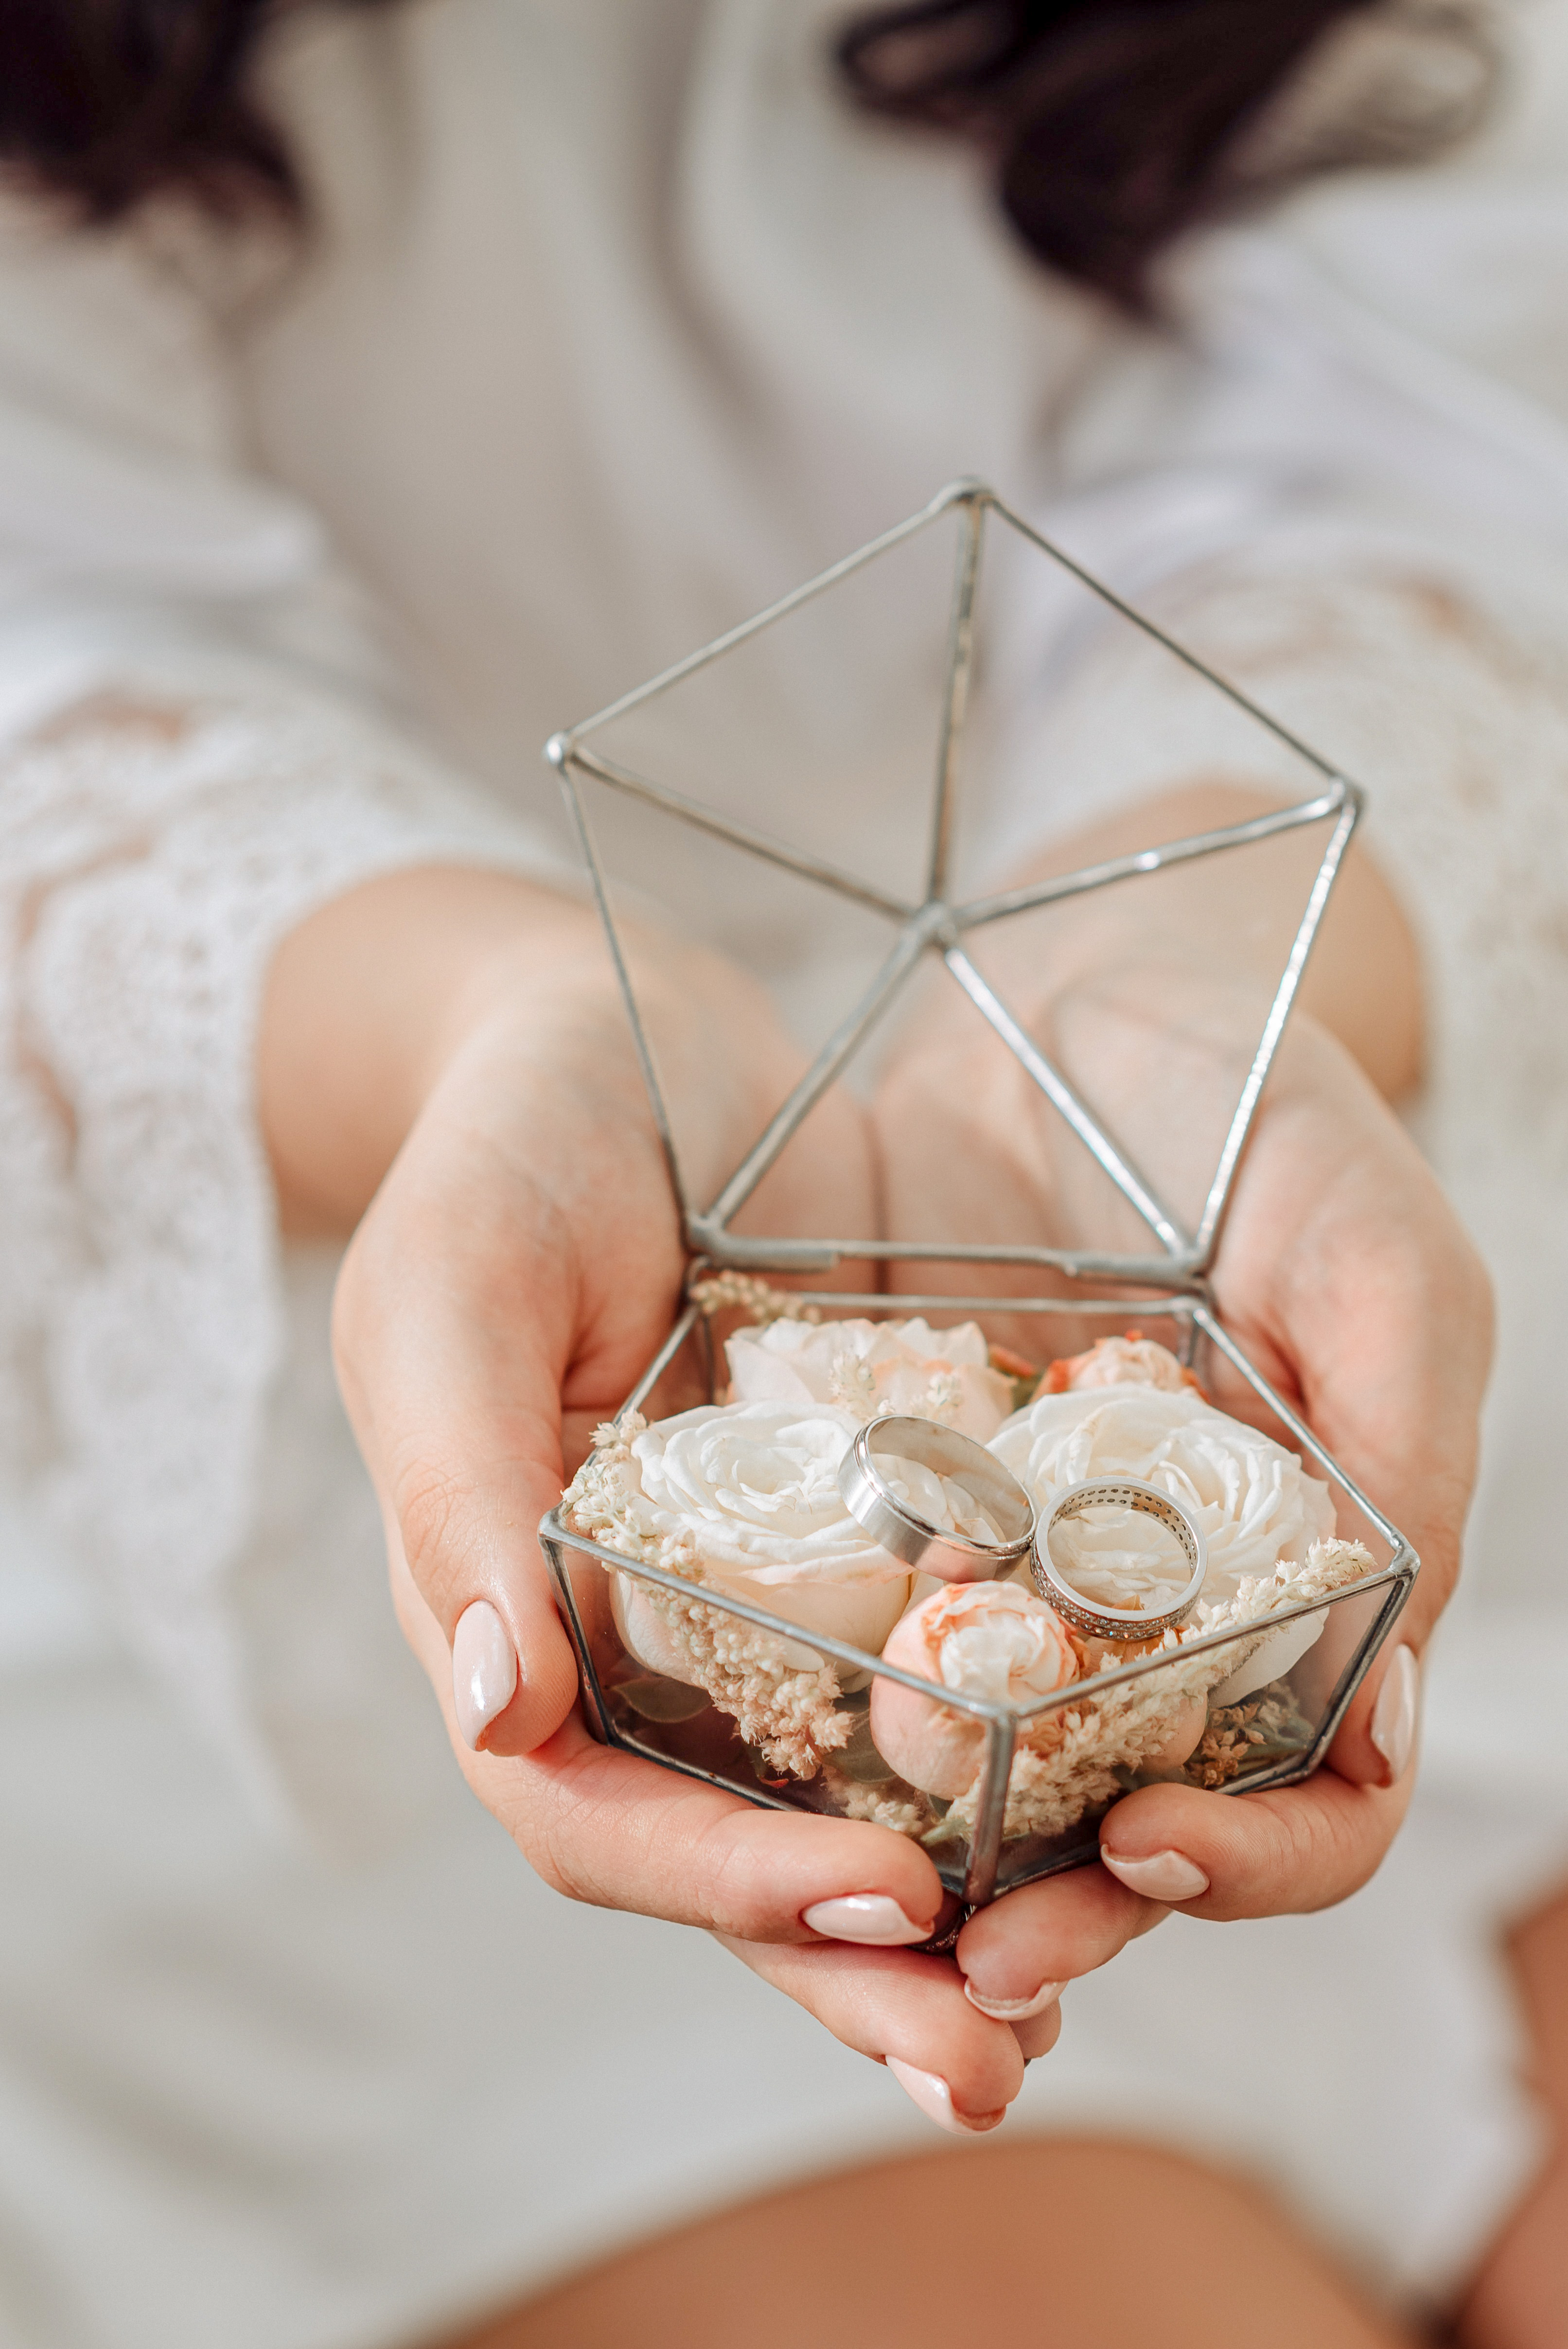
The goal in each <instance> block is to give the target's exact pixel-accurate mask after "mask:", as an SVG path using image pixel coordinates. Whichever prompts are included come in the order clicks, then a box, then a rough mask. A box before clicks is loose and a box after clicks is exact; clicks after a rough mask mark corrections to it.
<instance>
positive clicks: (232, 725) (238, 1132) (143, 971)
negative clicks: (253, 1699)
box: [0, 688, 552, 1776]
mask: <svg viewBox="0 0 1568 2349" xmlns="http://www.w3.org/2000/svg"><path fill="white" fill-rule="evenodd" d="M128 696H129V688H128ZM161 714H162V715H163V716H166V717H167V719H168V721H169V722H168V723H167V724H161V723H154V724H150V725H138V726H135V727H132V726H130V725H129V724H127V723H124V722H120V723H114V722H110V720H109V719H107V718H106V719H104V721H103V722H101V723H92V724H84V725H80V726H78V727H77V728H75V729H68V730H58V731H57V736H56V739H54V740H40V739H35V740H34V741H33V742H32V743H31V744H29V745H26V746H24V747H23V749H22V750H19V751H18V752H16V753H15V754H14V755H13V758H12V760H11V761H10V763H9V765H8V767H7V769H6V770H5V772H4V776H3V779H0V870H3V871H4V874H5V881H4V884H3V886H0V920H3V921H4V924H5V933H6V951H5V952H4V954H0V1037H3V1038H4V1040H5V1047H4V1050H3V1051H0V1191H3V1193H4V1195H5V1200H6V1213H5V1219H4V1224H3V1226H0V1462H3V1463H4V1464H5V1468H6V1470H7V1471H8V1472H9V1474H11V1475H14V1476H15V1477H16V1478H18V1479H19V1480H20V1481H21V1482H22V1483H23V1484H24V1485H26V1486H27V1487H30V1488H31V1491H32V1495H33V1497H34V1498H35V1499H36V1501H37V1502H39V1503H41V1505H42V1506H43V1507H44V1509H45V1511H46V1515H47V1516H48V1518H49V1519H50V1520H51V1521H52V1522H53V1525H54V1526H55V1527H56V1528H57V1530H58V1531H60V1532H62V1533H63V1534H64V1535H65V1536H66V1537H67V1540H68V1541H69V1543H70V1545H71V1547H72V1548H73V1549H74V1550H75V1551H76V1552H77V1554H78V1555H79V1556H80V1557H82V1558H83V1559H84V1560H86V1561H88V1563H90V1565H91V1566H92V1568H94V1569H95V1570H96V1572H97V1573H98V1575H99V1576H100V1577H101V1578H102V1580H103V1581H104V1583H105V1584H106V1585H107V1587H108V1589H109V1590H110V1592H111V1593H112V1595H113V1598H114V1600H115V1603H116V1607H117V1611H118V1612H119V1617H120V1619H121V1621H122V1622H123V1624H124V1625H125V1626H126V1628H127V1630H128V1632H129V1636H130V1638H131V1640H132V1641H133V1643H134V1644H135V1646H136V1647H137V1648H138V1649H139V1650H140V1651H141V1652H142V1653H143V1654H144V1655H145V1656H147V1657H148V1658H149V1659H150V1660H151V1661H153V1662H154V1663H156V1664H157V1665H158V1666H159V1668H160V1670H162V1671H165V1672H167V1673H168V1674H169V1675H170V1677H171V1679H172V1680H173V1681H174V1682H176V1683H177V1685H178V1687H179V1689H180V1691H181V1694H182V1696H183V1697H184V1699H185V1700H186V1702H191V1703H194V1704H195V1705H196V1707H197V1708H198V1710H199V1711H200V1712H201V1714H202V1715H203V1716H204V1718H205V1720H206V1723H207V1724H208V1726H209V1727H210V1728H211V1730H213V1731H214V1733H217V1734H218V1735H219V1736H220V1737H221V1738H222V1740H223V1741H224V1743H225V1744H228V1745H229V1747H230V1748H231V1750H232V1751H233V1752H235V1753H237V1754H239V1755H240V1756H241V1758H242V1761H243V1762H244V1764H245V1766H246V1768H247V1771H248V1772H249V1774H250V1775H252V1776H254V1775H256V1770H257V1767H258V1757H257V1754H256V1750H255V1747H254V1742H253V1740H250V1739H249V1738H248V1737H247V1735H246V1733H244V1732H243V1730H242V1729H241V1728H237V1727H236V1724H237V1723H243V1721H244V1717H245V1713H246V1705H247V1693H246V1688H245V1665H244V1661H243V1658H242V1653H241V1643H240V1642H239V1641H238V1640H237V1639H236V1637H235V1634H234V1630H233V1626H232V1622H231V1621H230V1619H229V1616H228V1612H227V1608H226V1602H225V1593H224V1580H225V1571H226V1569H227V1568H229V1567H230V1566H231V1564H232V1562H233V1560H234V1559H235V1558H236V1557H237V1556H238V1554H239V1552H240V1551H241V1549H242V1545H243V1544H244V1542H245V1540H246V1537H247V1535H248V1533H249V1531H250V1529H251V1527H252V1526H253V1521H254V1518H255V1516H256V1502H257V1480H258V1473H259V1469H260V1464H261V1449H262V1444H263V1427H264V1423H265V1416H266V1411H267V1405H268V1399H269V1392H270V1390H271V1389H272V1388H273V1384H274V1382H275V1381H276V1379H277V1377H278V1374H279V1371H280V1369H281V1367H282V1364H283V1361H284V1355H285V1350H286V1349H285V1335H284V1318H283V1306H282V1298H281V1290H280V1260H279V1247H278V1237H277V1232H276V1218H275V1209H274V1202H273V1193H272V1187H271V1182H270V1176H269V1172H268V1168H267V1164H266V1161H265V1155H264V1153H263V1146H262V1142H261V1137H260V1133H259V1131H258V1125H257V1116H256V1104H255V1098H254V1055H255V1042H256V1029H257V1021H258V1016H259V1009H260V1001H261V995H262V989H263V982H264V977H265V972H266V968H267V966H268V962H269V959H270V957H271V955H272V953H273V949H274V947H275V946H276V944H277V942H278V941H279V939H280V938H281V937H282V936H284V934H285V933H286V932H287V931H288V930H289V929H291V928H292V927H294V926H295V925H297V924H298V922H299V921H301V920H302V919H303V918H304V916H306V915H307V914H308V913H309V912H310V911H311V910H312V908H313V907H315V906H316V905H320V904H322V903H324V902H325V901H326V900H328V899H330V898H331V897H333V896H334V895H337V894H339V893H340V892H341V891H343V890H344V889H345V888H346V887H348V886H350V885H353V884H355V883H356V882H358V881H361V880H363V879H365V878H366V877H368V876H370V875H372V874H377V873H382V872H387V871H390V870H394V869H396V868H397V867H400V866H407V865H409V864H418V863H425V862H430V861H437V860H445V861H459V862H463V863H469V864H472V863H482V864H501V865H508V866H511V867H513V868H517V869H523V870H534V871H538V870H540V869H542V868H544V869H549V867H550V866H551V864H552V859H551V857H550V855H549V853H548V851H546V850H544V849H542V848H541V847H539V846H538V845H537V843H535V842H534V841H533V840H531V837H530V836H529V834H528V833H527V832H526V831H525V830H524V829H523V828H521V827H520V826H511V825H508V824H507V823H505V822H504V821H503V820H502V819H500V817H498V816H492V815H490V814H489V813H488V812H486V811H485V810H484V809H483V808H482V807H480V806H477V805H475V804H474V803H473V802H471V801H469V798H468V797H467V795H466V793H465V792H464V791H463V790H462V788H461V787H460V786H459V785H458V784H457V783H455V782H454V781H451V779H450V778H449V777H448V776H446V775H445V773H444V772H443V771H441V770H439V769H438V768H437V767H435V766H434V765H433V764H431V763H428V762H426V761H423V760H422V759H421V758H420V756H419V754H418V752H417V751H415V750H409V749H405V748H404V747H403V746H401V745H399V744H397V743H396V742H394V741H392V740H389V739H388V738H387V737H385V736H382V735H380V734H378V733H377V731H376V730H374V729H373V728H371V727H370V726H368V725H366V724H361V723H359V722H358V721H356V719H353V718H352V717H349V716H347V715H345V714H342V713H339V712H337V711H335V710H334V709H328V708H325V707H317V706H315V705H308V706H307V705H301V706H297V707H291V706H288V705H284V706H282V707H280V706H277V705H276V704H275V703H274V702H273V700H272V699H271V698H268V699H267V700H266V701H264V702H263V701H262V700H261V699H260V698H258V700H257V701H256V702H255V703H254V704H249V703H246V702H245V701H243V700H240V699H227V700H224V699H214V700H210V701H207V702H205V703H200V702H198V703H188V704H186V705H185V706H184V707H183V708H179V709H173V710H170V711H168V712H165V713H161Z"/></svg>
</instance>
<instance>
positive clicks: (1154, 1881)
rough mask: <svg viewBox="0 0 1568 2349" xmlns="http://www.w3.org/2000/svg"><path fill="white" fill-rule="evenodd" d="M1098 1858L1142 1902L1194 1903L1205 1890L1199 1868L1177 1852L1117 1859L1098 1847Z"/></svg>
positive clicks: (1204, 1882) (1205, 1882) (1159, 1852)
mask: <svg viewBox="0 0 1568 2349" xmlns="http://www.w3.org/2000/svg"><path fill="white" fill-rule="evenodd" d="M1099 1856H1100V1857H1101V1859H1102V1860H1103V1861H1104V1862H1105V1865H1106V1866H1107V1868H1109V1870H1110V1872H1111V1874H1112V1876H1115V1877H1119V1878H1120V1880H1121V1882H1122V1883H1123V1884H1125V1885H1126V1887H1127V1889H1128V1890H1129V1891H1130V1892H1140V1893H1141V1894H1142V1895H1143V1897H1144V1899H1146V1900H1196V1899H1197V1898H1198V1895H1199V1893H1200V1892H1207V1890H1208V1889H1209V1879H1208V1878H1207V1877H1206V1876H1205V1875H1204V1873H1203V1871H1202V1868H1199V1867H1197V1866H1196V1865H1195V1864H1194V1862H1193V1861H1191V1860H1190V1859H1186V1858H1183V1857H1182V1855H1181V1852H1179V1851H1157V1852H1155V1853H1154V1855H1153V1857H1151V1858H1150V1859H1119V1858H1118V1857H1117V1856H1116V1854H1115V1853H1114V1852H1113V1851H1107V1849H1106V1848H1105V1846H1104V1845H1103V1844H1101V1846H1100V1848H1099Z"/></svg>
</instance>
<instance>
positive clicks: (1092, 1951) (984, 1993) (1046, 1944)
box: [954, 1868, 1167, 2024]
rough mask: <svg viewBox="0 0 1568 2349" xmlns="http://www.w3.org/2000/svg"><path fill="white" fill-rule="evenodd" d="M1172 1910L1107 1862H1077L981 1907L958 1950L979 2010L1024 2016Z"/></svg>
mask: <svg viewBox="0 0 1568 2349" xmlns="http://www.w3.org/2000/svg"><path fill="white" fill-rule="evenodd" d="M1166 1914H1167V1910H1166V1909H1165V1908H1164V1907H1163V1906H1162V1905H1161V1903H1160V1902H1159V1901H1157V1900H1151V1899H1144V1898H1143V1897H1142V1896H1141V1895H1140V1894H1139V1893H1136V1892H1133V1891H1131V1890H1130V1889H1129V1888H1128V1887H1127V1886H1126V1885H1125V1884H1121V1883H1119V1882H1118V1880H1117V1878H1115V1877H1114V1876H1112V1875H1110V1874H1109V1873H1108V1872H1107V1870H1106V1869H1104V1868H1073V1869H1071V1870H1069V1872H1068V1874H1066V1875H1064V1876H1054V1877H1051V1878H1048V1879H1047V1881H1046V1882H1045V1883H1043V1884H1029V1885H1026V1886H1025V1887H1024V1888H1023V1889H1022V1890H1021V1891H1018V1892H1009V1893H1006V1894H1005V1895H1004V1897H1003V1898H1002V1899H1000V1900H995V1901H993V1902H992V1904H991V1906H990V1907H989V1908H988V1909H978V1910H976V1912H975V1915H974V1916H973V1917H971V1918H970V1920H969V1921H968V1923H967V1924H966V1925H965V1928H964V1930H963V1931H962V1932H961V1933H960V1934H959V1936H958V1940H957V1944H956V1947H955V1949H954V1957H955V1958H956V1960H957V1962H958V1967H959V1971H961V1973H962V1974H963V1976H964V1981H965V1992H966V1994H967V1996H968V1998H969V2000H970V2002H972V2004H974V2005H975V2006H976V2007H978V2008H979V2009H980V2011H981V2013H984V2014H987V2015H991V2016H993V2017H995V2019H996V2020H997V2021H999V2022H1006V2023H1020V2024H1021V2023H1026V2022H1029V2021H1031V2020H1032V2019H1033V2018H1034V2016H1035V2015H1037V2014H1039V2013H1044V2012H1045V2011H1046V2010H1047V2007H1049V2006H1052V2005H1054V2003H1055V1999H1056V1993H1057V1992H1059V1991H1060V1989H1061V1988H1062V1986H1063V1985H1064V1984H1065V1983H1067V1982H1075V1981H1076V1980H1077V1979H1078V1975H1079V1974H1087V1973H1092V1972H1093V1971H1094V1969H1095V1968H1096V1967H1097V1966H1103V1965H1104V1964H1105V1963H1106V1962H1107V1961H1108V1960H1109V1959H1110V1958H1113V1957H1115V1955H1116V1954H1117V1951H1119V1950H1121V1949H1123V1948H1125V1946H1126V1944H1127V1943H1128V1942H1129V1941H1131V1940H1137V1938H1138V1936H1139V1935H1140V1933H1147V1932H1148V1931H1149V1930H1150V1928H1151V1927H1152V1926H1155V1925H1157V1924H1159V1922H1160V1920H1161V1918H1162V1917H1163V1916H1165V1915H1166Z"/></svg>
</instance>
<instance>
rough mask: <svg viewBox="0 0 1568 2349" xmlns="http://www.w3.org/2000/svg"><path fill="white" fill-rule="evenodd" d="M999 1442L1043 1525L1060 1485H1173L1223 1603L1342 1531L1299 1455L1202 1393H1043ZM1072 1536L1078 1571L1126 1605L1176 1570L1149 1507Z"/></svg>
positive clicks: (1210, 1586)
mask: <svg viewBox="0 0 1568 2349" xmlns="http://www.w3.org/2000/svg"><path fill="white" fill-rule="evenodd" d="M990 1448H991V1450H992V1451H993V1452H994V1453H995V1454H996V1456H997V1458H998V1459H999V1460H1000V1461H1002V1463H1003V1464H1004V1465H1005V1466H1006V1467H1008V1468H1010V1469H1011V1470H1012V1472H1013V1474H1014V1475H1015V1476H1016V1477H1017V1479H1018V1481H1019V1482H1020V1484H1022V1485H1023V1486H1024V1487H1025V1489H1026V1492H1027V1493H1028V1494H1029V1495H1030V1497H1031V1498H1032V1500H1033V1501H1034V1503H1035V1506H1036V1507H1037V1509H1038V1511H1039V1513H1040V1519H1041V1522H1042V1524H1043V1523H1044V1521H1045V1519H1046V1517H1047V1515H1048V1513H1049V1511H1050V1509H1051V1506H1052V1505H1053V1503H1054V1502H1055V1501H1056V1499H1057V1495H1059V1494H1061V1493H1064V1492H1065V1491H1066V1490H1067V1488H1068V1485H1078V1484H1082V1483H1084V1482H1085V1481H1086V1480H1087V1479H1088V1478H1090V1477H1099V1476H1136V1477H1138V1478H1140V1480H1141V1481H1142V1482H1143V1483H1144V1484H1146V1485H1154V1486H1156V1487H1157V1488H1158V1489H1159V1490H1160V1491H1161V1492H1166V1493H1169V1494H1170V1495H1171V1498H1172V1499H1173V1500H1177V1501H1180V1502H1181V1504H1182V1506H1184V1507H1185V1508H1186V1509H1187V1510H1188V1511H1189V1512H1190V1514H1191V1516H1192V1517H1193V1518H1194V1519H1195V1520H1196V1522H1197V1524H1198V1525H1199V1526H1200V1527H1201V1528H1202V1533H1203V1536H1204V1538H1205V1540H1206V1541H1207V1543H1208V1546H1209V1571H1208V1577H1207V1579H1206V1580H1205V1582H1204V1585H1203V1600H1204V1602H1205V1603H1206V1604H1208V1605H1211V1606H1212V1605H1215V1604H1218V1603H1221V1602H1222V1601H1224V1600H1227V1599H1231V1598H1233V1596H1234V1594H1235V1589H1236V1585H1237V1583H1238V1582H1239V1581H1240V1580H1241V1578H1242V1577H1243V1575H1249V1574H1250V1575H1258V1576H1268V1575H1271V1574H1272V1573H1273V1572H1274V1568H1275V1566H1276V1565H1277V1564H1278V1563H1279V1561H1280V1559H1281V1558H1288V1559H1289V1560H1291V1561H1292V1562H1293V1563H1295V1564H1299V1563H1300V1562H1301V1561H1302V1560H1304V1559H1305V1556H1306V1553H1307V1550H1308V1548H1309V1547H1310V1546H1311V1544H1312V1543H1313V1542H1315V1541H1326V1540H1328V1539H1329V1538H1330V1537H1332V1535H1333V1533H1334V1526H1335V1517H1334V1503H1333V1500H1332V1499H1331V1497H1330V1495H1329V1491H1328V1487H1327V1485H1325V1484H1323V1483H1322V1482H1321V1481H1320V1479H1319V1478H1317V1477H1315V1476H1309V1475H1306V1473H1305V1470H1304V1469H1303V1467H1302V1464H1301V1462H1300V1461H1299V1460H1298V1459H1297V1458H1296V1456H1295V1453H1294V1452H1287V1451H1286V1450H1285V1449H1284V1445H1283V1444H1275V1443H1274V1441H1273V1439H1272V1437H1270V1436H1267V1435H1264V1434H1263V1433H1261V1432H1260V1431H1259V1430H1258V1429H1257V1428H1255V1427H1248V1426H1247V1425H1245V1424H1244V1423H1243V1421H1241V1420H1239V1419H1232V1418H1230V1417H1229V1416H1228V1415H1227V1414H1226V1413H1224V1412H1222V1411H1216V1410H1215V1409H1214V1408H1213V1406H1212V1403H1207V1402H1204V1401H1203V1400H1202V1397H1201V1396H1199V1395H1196V1394H1193V1393H1191V1392H1180V1393H1169V1392H1163V1391H1161V1390H1160V1389H1157V1388H1154V1387H1143V1386H1112V1387H1109V1388H1105V1389H1102V1390H1099V1392H1092V1393H1090V1394H1083V1393H1068V1394H1052V1395H1042V1396H1039V1397H1037V1399H1036V1401H1035V1402H1032V1403H1030V1404H1029V1405H1028V1407H1027V1408H1026V1410H1024V1411H1020V1412H1017V1413H1015V1414H1014V1416H1013V1417H1012V1418H1011V1419H1010V1420H1009V1421H1008V1422H1007V1423H1006V1426H1005V1427H1003V1428H1002V1429H1001V1430H1000V1431H999V1433H997V1434H996V1435H995V1437H993V1439H992V1442H991V1446H990ZM1071 1533H1072V1540H1071V1549H1072V1551H1073V1553H1074V1556H1073V1559H1072V1562H1071V1563H1070V1564H1068V1571H1069V1573H1070V1575H1071V1578H1072V1580H1073V1582H1074V1583H1075V1585H1077V1586H1079V1587H1081V1588H1083V1589H1084V1593H1085V1596H1086V1597H1089V1598H1095V1597H1098V1598H1099V1599H1101V1600H1102V1602H1103V1603H1106V1604H1109V1605H1120V1606H1126V1605H1128V1604H1130V1600H1131V1598H1132V1596H1133V1595H1134V1593H1135V1592H1137V1591H1138V1590H1140V1589H1141V1590H1143V1591H1145V1592H1147V1593H1149V1595H1150V1596H1151V1595H1152V1588H1153V1587H1154V1586H1155V1585H1158V1584H1163V1583H1165V1582H1168V1581H1169V1580H1170V1579H1171V1573H1170V1566H1169V1557H1168V1545H1169V1541H1170V1537H1169V1534H1168V1533H1167V1532H1166V1531H1165V1530H1164V1528H1162V1527H1161V1526H1159V1525H1158V1524H1157V1522H1156V1521H1155V1520H1154V1519H1152V1518H1150V1517H1149V1516H1147V1515H1145V1514H1144V1513H1143V1512H1142V1511H1140V1510H1133V1509H1129V1510H1127V1511H1126V1512H1125V1513H1122V1515H1121V1517H1120V1521H1119V1523H1115V1524H1109V1523H1108V1524H1105V1525H1103V1526H1088V1525H1082V1526H1077V1525H1075V1526H1073V1527H1072V1529H1071ZM1060 1539H1061V1536H1060V1534H1059V1533H1058V1536H1057V1541H1058V1542H1059V1541H1060ZM1053 1547H1056V1545H1055V1544H1054V1545H1053ZM1064 1547H1066V1545H1064ZM1156 1559H1158V1561H1159V1563H1158V1565H1156V1564H1155V1561H1156ZM1063 1562H1064V1563H1068V1561H1067V1560H1066V1559H1064V1560H1063ZM1117 1592H1122V1593H1125V1594H1126V1595H1125V1596H1120V1597H1118V1596H1115V1595H1114V1594H1115V1593H1117Z"/></svg>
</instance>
